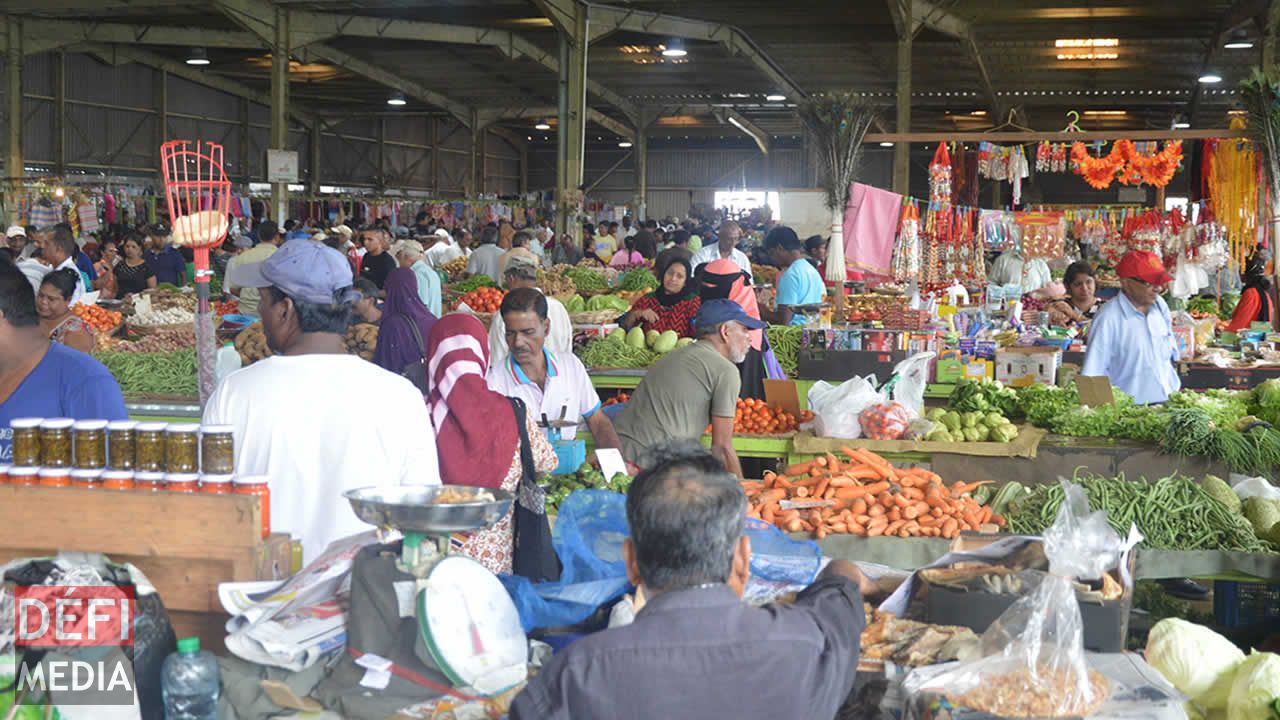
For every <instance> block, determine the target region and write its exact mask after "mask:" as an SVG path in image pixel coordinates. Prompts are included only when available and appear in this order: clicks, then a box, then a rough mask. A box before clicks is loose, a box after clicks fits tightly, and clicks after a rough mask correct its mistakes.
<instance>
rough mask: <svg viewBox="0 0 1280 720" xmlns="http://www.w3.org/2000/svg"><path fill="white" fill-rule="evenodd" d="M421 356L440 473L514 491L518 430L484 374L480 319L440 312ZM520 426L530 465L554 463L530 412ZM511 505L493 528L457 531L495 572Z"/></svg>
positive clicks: (544, 467)
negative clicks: (427, 383)
mask: <svg viewBox="0 0 1280 720" xmlns="http://www.w3.org/2000/svg"><path fill="white" fill-rule="evenodd" d="M427 357H428V358H429V360H428V363H427V378H428V381H429V382H430V394H429V395H428V405H429V406H430V408H429V409H430V411H431V424H432V425H433V426H434V427H435V431H436V447H437V450H438V455H439V457H440V481H441V482H443V483H444V484H446V485H475V486H479V487H487V488H501V489H503V490H507V491H510V492H515V491H516V488H517V487H518V486H519V485H520V479H521V478H522V477H523V476H524V475H525V472H526V469H525V467H524V463H523V461H522V459H521V446H522V444H523V442H522V440H521V435H522V433H521V428H520V426H519V425H518V424H517V422H516V412H515V409H514V406H513V405H512V403H511V400H510V399H509V398H506V397H503V396H502V395H499V394H498V393H496V392H493V391H492V390H490V389H489V384H488V383H487V382H486V381H485V373H487V372H488V371H489V334H488V333H487V332H485V329H484V325H482V324H480V321H479V320H477V319H476V318H475V317H474V316H472V315H468V314H464V313H454V314H451V315H446V316H444V317H443V318H441V319H440V320H439V321H437V322H436V324H435V326H434V327H433V328H432V330H431V339H430V341H428V343H427ZM523 434H524V435H526V436H527V437H528V439H529V446H530V447H529V449H530V450H531V451H532V455H533V458H532V464H533V468H531V470H536V472H539V473H549V472H551V471H552V470H555V469H556V464H557V460H556V452H555V449H554V448H552V447H551V443H550V442H548V441H547V438H546V435H544V434H543V433H542V431H541V430H539V429H538V426H537V425H536V424H535V423H534V420H533V416H532V414H531V413H528V412H526V413H525V418H524V433H523ZM517 502H519V500H517ZM513 508H514V505H513ZM512 513H513V511H512V510H508V511H507V514H506V516H505V517H503V518H502V520H500V521H499V522H498V524H497V525H494V526H493V527H491V528H488V529H485V530H480V531H478V532H474V533H468V534H466V535H464V536H461V537H459V538H457V539H456V541H457V540H460V541H461V542H462V552H463V553H464V554H466V555H467V556H469V557H471V558H472V559H474V560H476V561H477V562H479V563H480V564H482V565H484V566H485V567H486V568H488V569H489V570H490V571H492V572H494V573H507V574H510V573H511V569H512V565H511V561H512V557H513V555H514V551H515V538H514V534H513V532H512V522H511V518H512ZM531 579H533V580H534V581H535V582H536V581H538V580H539V579H540V578H531Z"/></svg>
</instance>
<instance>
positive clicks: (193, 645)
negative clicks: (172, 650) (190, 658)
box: [178, 637, 200, 655]
mask: <svg viewBox="0 0 1280 720" xmlns="http://www.w3.org/2000/svg"><path fill="white" fill-rule="evenodd" d="M178 652H179V653H182V654H183V655H195V654H196V653H198V652H200V638H198V637H189V638H182V639H181V640H179V641H178Z"/></svg>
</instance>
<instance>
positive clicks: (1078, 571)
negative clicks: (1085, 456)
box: [904, 480, 1125, 718]
mask: <svg viewBox="0 0 1280 720" xmlns="http://www.w3.org/2000/svg"><path fill="white" fill-rule="evenodd" d="M1062 482H1063V485H1064V487H1065V489H1066V493H1067V496H1066V500H1065V501H1064V502H1063V503H1062V507H1061V508H1060V509H1059V511H1058V518H1057V520H1056V521H1055V522H1054V524H1053V525H1052V526H1051V527H1050V528H1049V529H1047V530H1046V531H1045V532H1044V550H1045V556H1046V557H1047V558H1048V559H1049V568H1050V574H1049V575H1048V576H1047V577H1046V578H1045V579H1044V581H1043V582H1041V583H1040V584H1039V585H1038V586H1036V587H1035V588H1034V589H1033V590H1032V591H1031V592H1030V593H1029V594H1027V595H1024V596H1023V597H1021V598H1019V599H1018V600H1017V601H1016V602H1014V604H1013V605H1012V606H1010V607H1009V609H1008V610H1006V611H1005V612H1004V614H1003V615H1001V616H1000V617H999V618H998V619H997V620H996V621H995V622H994V623H992V625H991V627H990V628H988V629H987V631H986V632H985V633H983V635H982V642H981V645H980V649H979V654H978V657H977V658H976V659H973V660H970V661H963V662H958V663H955V664H953V665H951V666H949V667H947V668H946V669H938V668H933V669H927V671H925V672H921V671H913V672H912V673H911V674H910V675H909V676H907V679H906V681H905V682H904V688H905V689H906V691H907V693H908V695H909V696H918V695H921V694H930V695H943V696H945V697H946V698H947V699H948V700H949V701H950V702H951V704H952V705H954V706H956V707H965V708H969V709H972V710H976V711H979V712H985V713H989V714H991V715H995V716H1000V717H1036V718H1056V717H1087V716H1089V715H1091V714H1092V713H1093V712H1095V711H1096V710H1097V709H1098V708H1099V707H1101V706H1102V704H1103V703H1105V702H1106V701H1107V699H1108V697H1109V696H1110V694H1111V683H1110V681H1109V680H1108V679H1107V678H1106V676H1104V675H1103V674H1102V673H1100V672H1098V671H1097V670H1094V669H1091V668H1090V667H1089V664H1088V662H1087V660H1086V656H1085V651H1084V622H1083V620H1081V617H1080V606H1079V604H1078V602H1077V600H1076V592H1075V588H1074V587H1073V586H1072V579H1073V578H1074V579H1080V580H1090V579H1096V578H1099V577H1101V575H1102V573H1104V572H1106V571H1107V570H1109V569H1110V568H1113V567H1116V565H1117V564H1118V563H1119V561H1120V558H1121V557H1122V556H1123V554H1124V550H1125V543H1124V541H1122V540H1121V538H1120V536H1119V535H1118V534H1117V533H1116V532H1115V530H1113V529H1112V528H1111V526H1110V525H1108V524H1107V518H1106V513H1105V512H1102V511H1099V512H1095V513H1090V512H1089V501H1088V499H1087V497H1086V496H1085V492H1084V489H1083V488H1081V487H1080V486H1077V485H1072V484H1070V483H1067V482H1066V481H1065V480H1064V481H1062Z"/></svg>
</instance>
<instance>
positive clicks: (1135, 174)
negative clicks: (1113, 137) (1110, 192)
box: [1071, 140, 1182, 190]
mask: <svg viewBox="0 0 1280 720" xmlns="http://www.w3.org/2000/svg"><path fill="white" fill-rule="evenodd" d="M1071 162H1072V163H1073V164H1074V165H1075V169H1076V173H1077V174H1079V175H1080V176H1082V177H1083V178H1084V181H1085V182H1086V183H1088V185H1089V187H1091V188H1093V189H1095V190H1103V189H1105V188H1108V187H1110V186H1111V183H1112V181H1114V180H1119V181H1120V182H1121V183H1122V184H1124V185H1139V184H1141V183H1146V184H1148V185H1151V186H1153V187H1164V186H1166V185H1168V184H1169V181H1170V180H1172V179H1173V176H1174V173H1176V172H1178V166H1179V165H1181V164H1182V141H1180V140H1176V141H1173V142H1169V143H1166V144H1165V146H1164V149H1163V150H1161V151H1160V152H1158V153H1156V154H1154V155H1143V154H1141V153H1139V152H1138V149H1137V147H1136V146H1135V145H1134V144H1133V141H1132V140H1117V141H1116V143H1115V144H1114V145H1113V146H1112V147H1111V152H1109V153H1107V154H1106V155H1103V156H1102V157H1094V156H1092V155H1090V154H1089V150H1088V148H1086V147H1085V145H1084V143H1079V142H1078V143H1075V144H1074V145H1072V146H1071Z"/></svg>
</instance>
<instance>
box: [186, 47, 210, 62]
mask: <svg viewBox="0 0 1280 720" xmlns="http://www.w3.org/2000/svg"><path fill="white" fill-rule="evenodd" d="M187 64H188V65H208V64H209V54H208V53H207V52H205V49H204V48H199V47H198V48H191V52H190V53H188V54H187Z"/></svg>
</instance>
